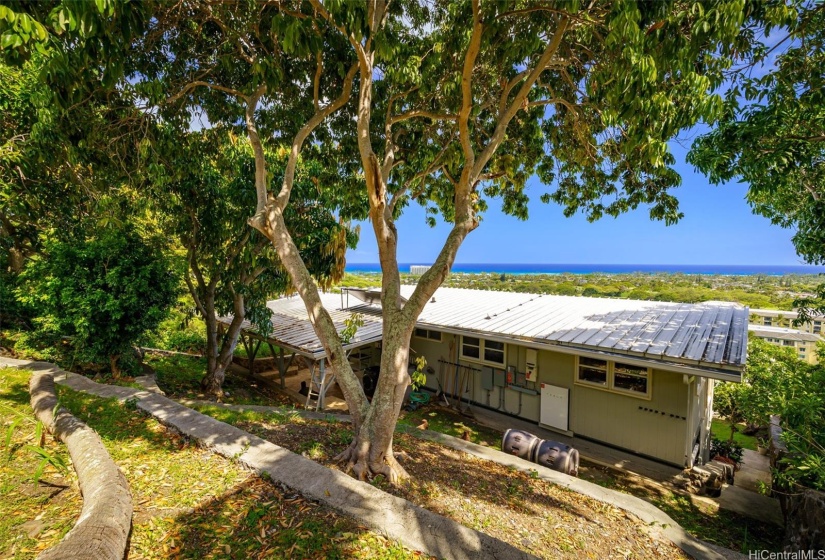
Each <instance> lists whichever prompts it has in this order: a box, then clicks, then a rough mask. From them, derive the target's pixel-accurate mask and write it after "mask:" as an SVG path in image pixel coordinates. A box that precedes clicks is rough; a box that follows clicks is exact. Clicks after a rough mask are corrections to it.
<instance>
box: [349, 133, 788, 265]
mask: <svg viewBox="0 0 825 560" xmlns="http://www.w3.org/2000/svg"><path fill="white" fill-rule="evenodd" d="M691 139H692V138H688V140H687V141H686V142H683V144H684V145H685V146H688V145H689V143H690V140H691ZM671 149H672V151H673V153H674V155H675V156H676V159H677V162H678V163H677V166H676V168H677V171H678V172H679V174H680V175H681V176H682V185H681V187H679V188H678V189H675V190H674V191H673V194H674V195H676V197H677V198H678V199H679V204H680V208H681V209H682V212H683V213H684V214H685V217H684V218H683V219H682V220H681V221H680V222H679V223H678V224H676V225H673V226H665V224H664V222H658V221H651V220H650V218H649V216H648V211H647V209H646V208H642V207H640V208H639V209H638V210H636V211H635V212H629V213H627V214H624V215H622V216H620V217H618V218H612V217H605V218H602V219H601V220H599V221H598V222H595V223H589V222H588V221H587V220H586V219H585V218H584V216H582V215H576V216H574V217H572V218H565V217H564V215H563V214H562V210H561V207H560V206H558V205H556V204H553V203H551V204H542V203H541V201H539V196H540V195H541V194H542V193H543V192H545V187H544V186H543V185H542V184H541V183H540V182H539V181H538V180H537V179H536V178H533V179H532V180H531V182H530V183H529V188H528V194H529V195H530V198H531V202H530V207H529V208H530V219H529V220H528V221H526V222H523V221H519V220H517V219H515V218H513V217H511V216H506V215H504V214H502V213H501V212H500V211H499V208H500V206H499V204H498V203H497V201H495V200H494V201H491V202H490V209H489V210H488V211H487V213H486V214H485V215H484V220H483V222H482V223H481V225H480V226H479V227H478V228H477V229H476V230H475V231H473V232H472V233H471V234H470V236H469V237H468V238H467V239H466V240H465V241H464V244H463V245H462V247H461V249H460V250H459V252H458V256H457V258H456V262H457V263H520V264H522V263H523V264H529V263H564V264H677V265H678V264H732V265H736V264H744V265H764V264H770V265H799V264H804V263H803V262H802V259H800V258H799V257H798V256H797V255H796V252H795V250H794V247H793V244H792V243H791V237H792V236H793V231H792V230H788V229H783V228H780V227H778V226H774V225H772V224H771V223H770V221H769V220H767V219H766V218H763V217H761V216H755V215H753V214H752V213H751V210H750V207H749V206H748V204H747V202H746V201H745V193H746V192H747V186H746V185H742V184H739V183H730V184H727V185H722V186H713V185H710V184H709V183H708V181H707V179H706V178H705V177H704V175H702V174H700V173H697V172H695V171H694V170H693V166H691V165H690V164H687V163H685V154H686V153H687V149H686V148H684V147H682V146H681V145H679V144H677V143H676V142H672V143H671ZM397 225H398V230H399V247H398V261H399V262H400V263H418V264H429V263H431V262H432V261H433V260H434V259H435V256H436V255H437V254H438V251H439V249H440V248H441V245H442V244H443V242H444V239H445V238H446V236H447V232H448V231H449V226H447V225H444V224H439V225H438V226H437V227H435V228H430V227H429V226H427V225H426V224H425V223H424V213H423V211H422V210H421V208H420V207H419V206H418V205H415V204H414V205H411V206H409V207H407V209H406V211H405V214H404V215H403V216H402V217H401V219H400V220H399V221H398V224H397ZM347 261H348V262H350V263H376V262H378V250H377V248H376V244H375V238H374V236H373V233H372V227H371V226H370V224H369V223H364V224H362V230H361V240H360V242H359V244H358V247H357V248H356V249H355V250H350V251H349V252H348V253H347Z"/></svg>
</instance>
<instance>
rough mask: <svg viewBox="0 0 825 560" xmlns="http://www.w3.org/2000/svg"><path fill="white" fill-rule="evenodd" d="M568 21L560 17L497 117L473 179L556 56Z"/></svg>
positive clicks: (475, 167)
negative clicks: (552, 32) (545, 44)
mask: <svg viewBox="0 0 825 560" xmlns="http://www.w3.org/2000/svg"><path fill="white" fill-rule="evenodd" d="M568 23H569V20H568V19H567V18H566V17H562V19H561V21H560V22H559V25H558V27H557V28H556V32H555V33H554V34H553V38H552V39H551V40H550V42H549V43H548V44H547V47H546V48H545V49H544V52H543V53H542V55H541V56H540V57H539V60H538V61H537V62H536V65H535V66H534V67H533V69H532V70H531V71H530V74H529V76H528V77H527V78H526V79H525V80H524V82H523V83H522V84H521V88H519V91H518V93H517V94H516V95H515V96H514V97H513V101H512V102H511V103H510V106H509V107H508V108H507V110H506V111H505V112H504V114H503V115H501V116H500V117H499V121H498V125H496V128H495V131H494V132H493V134H492V136H491V137H490V141H489V142H488V143H487V145H486V146H485V147H484V149H483V150H482V151H481V153H480V154H479V156H478V159H477V160H476V161H475V162H474V164H473V172H472V175H473V177H477V176H478V175H480V174H481V171H482V170H483V169H484V166H486V165H487V162H489V161H490V158H492V157H493V154H494V153H495V152H496V150H497V149H498V147H499V145H501V142H502V141H503V140H504V135H505V132H506V131H507V127H508V126H509V124H510V121H511V120H513V117H515V116H516V113H518V112H519V110H521V109H522V108H523V107H524V106H525V105H526V103H527V96H528V94H529V93H530V90H531V89H533V85H534V84H535V83H536V82H537V81H538V79H539V77H540V76H541V73H542V72H544V70H545V69H546V68H547V65H548V64H549V63H550V60H551V59H552V58H553V56H554V55H555V54H556V51H558V49H559V45H561V41H562V38H563V37H564V32H565V31H566V30H567V26H568Z"/></svg>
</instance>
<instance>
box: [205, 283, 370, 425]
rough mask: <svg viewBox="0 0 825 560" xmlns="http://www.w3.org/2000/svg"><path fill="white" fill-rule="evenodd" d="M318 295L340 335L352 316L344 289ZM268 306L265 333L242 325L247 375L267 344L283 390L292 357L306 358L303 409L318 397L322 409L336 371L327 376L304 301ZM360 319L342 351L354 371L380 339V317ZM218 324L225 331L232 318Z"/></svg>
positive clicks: (287, 299) (296, 299)
mask: <svg viewBox="0 0 825 560" xmlns="http://www.w3.org/2000/svg"><path fill="white" fill-rule="evenodd" d="M353 291H355V290H353ZM353 295H356V294H353ZM359 295H360V294H359ZM320 296H321V301H322V303H323V305H324V307H325V308H326V310H327V311H328V312H329V314H330V316H331V317H332V320H333V322H334V323H335V327H336V329H337V330H338V333H339V335H340V333H341V332H342V331H343V330H344V328H345V327H346V324H345V323H344V321H345V320H346V319H349V318H350V317H352V315H353V312H351V311H347V310H346V307H347V305H345V303H348V302H346V299H347V298H348V297H349V294H348V293H346V290H345V291H344V292H342V293H340V294H337V293H336V294H332V293H322V294H320ZM356 297H358V296H356ZM359 299H360V298H359ZM267 307H268V308H269V309H270V311H271V312H272V316H271V318H270V328H269V332H268V333H261V332H259V331H258V329H257V328H256V327H255V326H254V325H252V324H251V323H250V322H249V321H244V322H243V323H242V325H241V333H240V341H241V344H243V347H244V349H245V350H246V354H247V357H248V359H249V370H250V372H251V371H253V369H254V362H255V357H256V355H257V354H258V351H259V350H260V348H261V345H262V344H266V345H268V346H269V349H270V351H271V352H272V355H273V356H274V357H275V358H276V361H277V365H278V373H279V375H280V381H281V388H285V387H286V373H287V370H288V369H289V367H290V365H291V364H292V361H293V360H294V359H295V356H301V357H303V358H305V359H306V362H307V364H308V365H309V370H310V379H311V383H310V387H309V394H308V395H307V403H306V406H307V408H309V407H310V402H311V400H312V399H313V398H317V403H316V405H315V408H316V410H322V409H323V408H324V398H325V396H326V393H327V391H328V390H329V388H330V387H331V386H332V385H333V384H334V383H335V375H336V372H335V371H332V372H331V374H330V371H329V369H328V368H327V354H326V350H324V347H323V345H322V344H321V341H320V340H319V338H318V336H317V335H316V334H315V329H314V328H313V326H312V323H311V321H310V320H309V317H308V314H307V310H306V306H305V305H304V302H303V300H302V299H301V298H300V297H297V296H290V297H284V298H281V299H276V300H272V301H269V302H267ZM362 318H363V321H364V324H363V325H362V326H361V327H359V328H358V330H357V331H356V332H355V335H354V336H353V337H352V339H351V340H350V341H349V342H348V343H347V344H345V345H344V351H345V352H346V353H347V356H348V357H349V358H350V360H351V361H352V362H354V364H353V365H354V369H356V370H357V369H359V368H358V365H359V363H360V361H361V360H362V359H363V357H364V356H365V355H366V354H367V353H366V349H367V347H369V346H373V345H375V343H380V341H381V337H382V321H381V317H380V316H377V317H376V316H374V315H366V314H364V315H362ZM219 321H220V323H221V325H222V326H223V327H224V328H225V327H226V326H228V325H229V323H231V321H232V316H231V315H227V316H225V317H221V318H220V319H219Z"/></svg>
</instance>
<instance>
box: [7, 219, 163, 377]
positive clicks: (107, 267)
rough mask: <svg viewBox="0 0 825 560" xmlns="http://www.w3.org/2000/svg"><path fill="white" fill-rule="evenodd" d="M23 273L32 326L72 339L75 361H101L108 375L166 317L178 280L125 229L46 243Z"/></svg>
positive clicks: (117, 370)
mask: <svg viewBox="0 0 825 560" xmlns="http://www.w3.org/2000/svg"><path fill="white" fill-rule="evenodd" d="M24 274H25V275H26V276H27V277H28V284H27V285H26V289H25V294H24V295H23V296H22V297H23V298H25V299H27V300H28V301H29V302H30V303H31V304H32V305H33V307H35V308H36V309H37V310H38V311H39V317H38V320H37V322H38V324H39V326H40V328H42V329H44V330H47V331H52V332H54V333H57V334H60V335H65V336H70V337H72V344H73V346H74V348H75V351H76V357H77V358H78V359H79V360H80V361H89V362H100V361H103V362H106V361H108V363H109V366H110V369H111V371H112V374H114V376H115V377H118V376H119V375H120V373H121V357H122V356H124V355H125V354H127V353H128V352H130V351H131V347H132V345H133V344H134V343H135V341H137V339H138V338H139V337H140V336H141V335H142V334H143V333H144V332H145V331H147V330H150V329H154V328H155V327H157V325H158V324H159V323H160V321H161V320H162V319H163V318H164V316H165V315H166V311H167V310H168V308H169V306H170V305H171V304H172V302H173V301H174V298H175V291H176V285H177V282H178V281H177V280H176V279H175V278H174V276H172V274H171V273H170V271H169V266H168V263H167V261H166V260H165V259H164V258H163V257H162V256H161V255H159V254H158V252H157V250H156V248H155V247H153V246H151V245H149V244H147V243H146V242H145V241H144V240H143V239H141V237H140V235H139V234H138V233H137V232H136V231H135V230H134V229H133V228H132V227H131V226H125V227H123V228H105V229H103V230H101V231H99V232H97V234H96V235H94V236H91V237H90V238H88V239H86V240H83V241H72V242H51V243H47V247H46V251H45V254H44V255H43V256H42V257H41V258H38V259H36V260H34V261H33V262H32V263H31V264H30V265H29V266H28V267H27V268H26V271H25V273H24Z"/></svg>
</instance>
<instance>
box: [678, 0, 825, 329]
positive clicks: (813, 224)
mask: <svg viewBox="0 0 825 560" xmlns="http://www.w3.org/2000/svg"><path fill="white" fill-rule="evenodd" d="M775 9H776V13H775V14H773V18H772V19H773V21H774V23H775V24H776V25H777V26H778V27H776V28H775V29H773V31H772V33H770V34H769V35H768V37H767V39H765V41H766V42H767V44H766V45H765V46H764V47H763V48H761V49H758V50H757V51H756V55H757V56H756V58H755V59H754V60H753V61H751V63H750V65H748V66H747V67H745V68H744V69H742V70H740V72H738V73H736V74H734V75H733V76H732V82H733V83H732V87H731V89H730V90H729V91H728V93H727V100H726V110H725V113H724V117H723V119H722V120H721V122H720V123H719V124H718V126H717V127H716V128H715V129H714V130H713V131H712V132H710V133H709V134H706V135H704V136H702V137H700V138H699V139H697V141H696V142H695V143H694V145H693V148H692V150H691V152H690V154H689V155H688V160H689V161H691V162H692V163H693V164H694V165H695V166H696V167H698V168H699V169H700V170H701V171H702V172H704V173H706V174H707V175H708V177H709V178H710V180H711V181H712V182H713V183H717V184H718V183H724V182H728V181H732V180H738V181H740V182H743V183H747V185H748V194H747V200H748V202H749V203H750V205H751V206H752V208H753V211H754V212H755V213H757V214H761V215H763V216H765V217H767V218H770V220H771V221H772V222H773V223H775V224H778V225H781V226H783V227H788V228H794V229H795V230H796V232H795V234H794V236H793V243H794V246H795V247H796V250H797V253H799V255H800V256H801V257H802V258H804V259H805V261H807V262H809V263H813V264H823V263H825V70H823V69H825V4H823V3H821V2H812V1H806V0H799V1H797V2H793V3H792V4H791V6H789V7H785V6H783V5H780V6H777V7H776V8H775ZM771 45H772V46H771ZM777 52H778V53H779V54H777ZM773 55H775V56H776V58H775V61H774V62H773V64H770V63H769V61H770V58H769V56H773ZM765 66H768V70H767V72H765V71H764V67H765ZM798 304H799V305H801V306H802V307H803V309H802V310H803V311H807V312H808V314H810V313H811V312H817V311H818V312H819V313H825V285H823V286H821V287H820V289H819V297H818V298H816V299H813V300H810V299H808V300H803V301H800V302H799V303H798Z"/></svg>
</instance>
